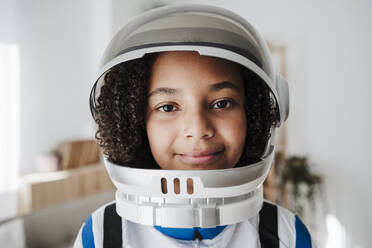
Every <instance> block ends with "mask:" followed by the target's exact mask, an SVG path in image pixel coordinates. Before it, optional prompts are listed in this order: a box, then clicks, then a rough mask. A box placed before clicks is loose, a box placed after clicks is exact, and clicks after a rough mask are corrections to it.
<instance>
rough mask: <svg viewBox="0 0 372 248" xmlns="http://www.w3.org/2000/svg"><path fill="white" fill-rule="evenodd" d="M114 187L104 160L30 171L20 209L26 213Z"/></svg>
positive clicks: (23, 181)
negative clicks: (68, 168)
mask: <svg viewBox="0 0 372 248" xmlns="http://www.w3.org/2000/svg"><path fill="white" fill-rule="evenodd" d="M114 189H115V186H114V185H113V184H112V182H111V180H110V178H109V176H108V174H107V171H106V169H105V167H104V165H103V164H102V163H97V164H90V165H85V166H80V167H77V168H75V169H70V170H62V171H56V172H48V173H35V174H30V175H26V176H23V177H22V178H21V185H20V189H19V205H18V210H19V213H20V214H25V213H29V212H32V211H34V210H37V209H40V208H44V207H47V206H50V205H54V204H60V203H64V202H67V201H71V200H75V199H78V198H81V197H85V196H89V195H93V194H98V193H103V192H105V191H109V190H114Z"/></svg>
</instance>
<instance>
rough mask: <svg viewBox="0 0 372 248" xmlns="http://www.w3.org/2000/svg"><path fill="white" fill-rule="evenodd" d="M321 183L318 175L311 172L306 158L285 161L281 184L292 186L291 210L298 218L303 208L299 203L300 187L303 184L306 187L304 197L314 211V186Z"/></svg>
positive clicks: (301, 214)
mask: <svg viewBox="0 0 372 248" xmlns="http://www.w3.org/2000/svg"><path fill="white" fill-rule="evenodd" d="M321 181H322V178H321V177H320V176H319V175H316V174H313V173H312V172H311V170H310V167H309V164H308V161H307V158H306V157H297V156H291V157H289V158H287V159H286V160H285V162H284V166H283V167H282V171H281V183H282V185H286V184H287V183H291V184H292V185H293V187H292V192H291V193H292V196H293V200H294V206H293V207H294V209H293V210H294V211H295V212H296V213H297V214H298V215H299V216H303V206H302V204H301V203H300V201H299V200H300V198H301V196H302V192H301V190H300V185H301V184H302V183H303V184H305V185H306V186H307V187H306V192H305V196H306V198H307V199H308V201H309V202H310V204H311V207H312V209H314V208H315V199H314V192H315V186H316V185H318V184H319V183H321Z"/></svg>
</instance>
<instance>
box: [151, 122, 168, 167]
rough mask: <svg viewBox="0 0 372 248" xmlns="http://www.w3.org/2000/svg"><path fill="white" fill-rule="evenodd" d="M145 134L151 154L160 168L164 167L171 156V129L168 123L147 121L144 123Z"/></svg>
mask: <svg viewBox="0 0 372 248" xmlns="http://www.w3.org/2000/svg"><path fill="white" fill-rule="evenodd" d="M146 132H147V137H148V140H149V144H150V149H151V153H152V155H153V157H154V159H155V161H156V162H157V163H158V164H159V166H160V167H162V168H163V167H164V166H165V164H167V161H168V160H169V156H167V154H171V153H172V151H171V149H170V148H171V144H172V129H171V125H170V123H169V122H162V121H157V120H154V119H151V118H150V119H149V120H147V122H146Z"/></svg>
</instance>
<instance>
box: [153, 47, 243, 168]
mask: <svg viewBox="0 0 372 248" xmlns="http://www.w3.org/2000/svg"><path fill="white" fill-rule="evenodd" d="M146 131H147V135H148V139H149V143H150V148H151V152H152V155H153V157H154V159H155V160H156V162H157V163H158V165H159V166H160V167H161V168H162V169H177V170H210V169H225V168H232V167H234V166H235V165H236V163H237V162H238V161H239V159H240V156H241V155H242V153H243V148H244V143H245V137H246V116H245V109H244V84H243V78H242V76H241V74H240V72H239V68H238V67H237V65H236V64H234V63H232V62H230V61H227V60H224V59H218V58H214V57H209V56H201V55H199V54H198V53H197V52H187V51H179V52H166V53H162V54H160V56H159V57H158V58H157V60H156V61H155V63H154V65H153V67H152V75H151V78H150V82H149V91H148V105H147V112H146Z"/></svg>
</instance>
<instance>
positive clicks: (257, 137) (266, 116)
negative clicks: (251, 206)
mask: <svg viewBox="0 0 372 248" xmlns="http://www.w3.org/2000/svg"><path fill="white" fill-rule="evenodd" d="M158 55H159V53H153V54H146V55H145V56H144V57H143V58H139V59H135V60H131V61H127V62H124V63H121V64H119V65H117V66H115V67H113V68H111V69H110V70H109V71H108V72H107V73H106V74H105V76H104V79H103V80H104V83H103V85H102V87H101V89H100V96H99V97H98V99H97V106H95V108H94V109H93V111H94V118H95V121H96V123H97V124H98V130H97V132H96V139H97V140H98V142H99V144H100V146H101V148H102V149H103V153H104V154H105V155H106V157H107V159H108V160H109V161H111V162H113V163H115V164H119V165H123V166H130V167H135V168H147V169H160V167H159V165H157V163H156V162H155V159H154V158H153V156H152V154H151V150H150V145H149V142H148V138H147V134H146V128H145V112H146V105H147V91H148V81H149V78H150V73H151V68H152V65H153V64H154V62H155V60H156V58H157V57H158ZM238 66H239V68H240V71H241V73H242V76H243V79H244V81H245V84H244V87H245V99H246V101H245V110H246V117H247V137H246V142H245V149H244V152H243V154H242V156H241V158H240V160H239V162H238V163H237V164H236V167H239V166H243V165H246V164H248V163H253V162H257V161H259V160H260V157H261V156H262V154H263V152H264V149H265V145H266V143H267V141H268V139H269V138H270V128H271V127H272V126H273V125H276V122H277V114H278V110H277V107H276V103H275V100H274V99H273V97H272V93H271V91H270V89H269V88H268V87H267V86H266V84H265V83H263V82H262V79H261V78H259V77H258V76H257V75H256V74H255V73H253V72H252V71H250V70H249V69H247V68H245V67H243V66H241V65H238Z"/></svg>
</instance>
